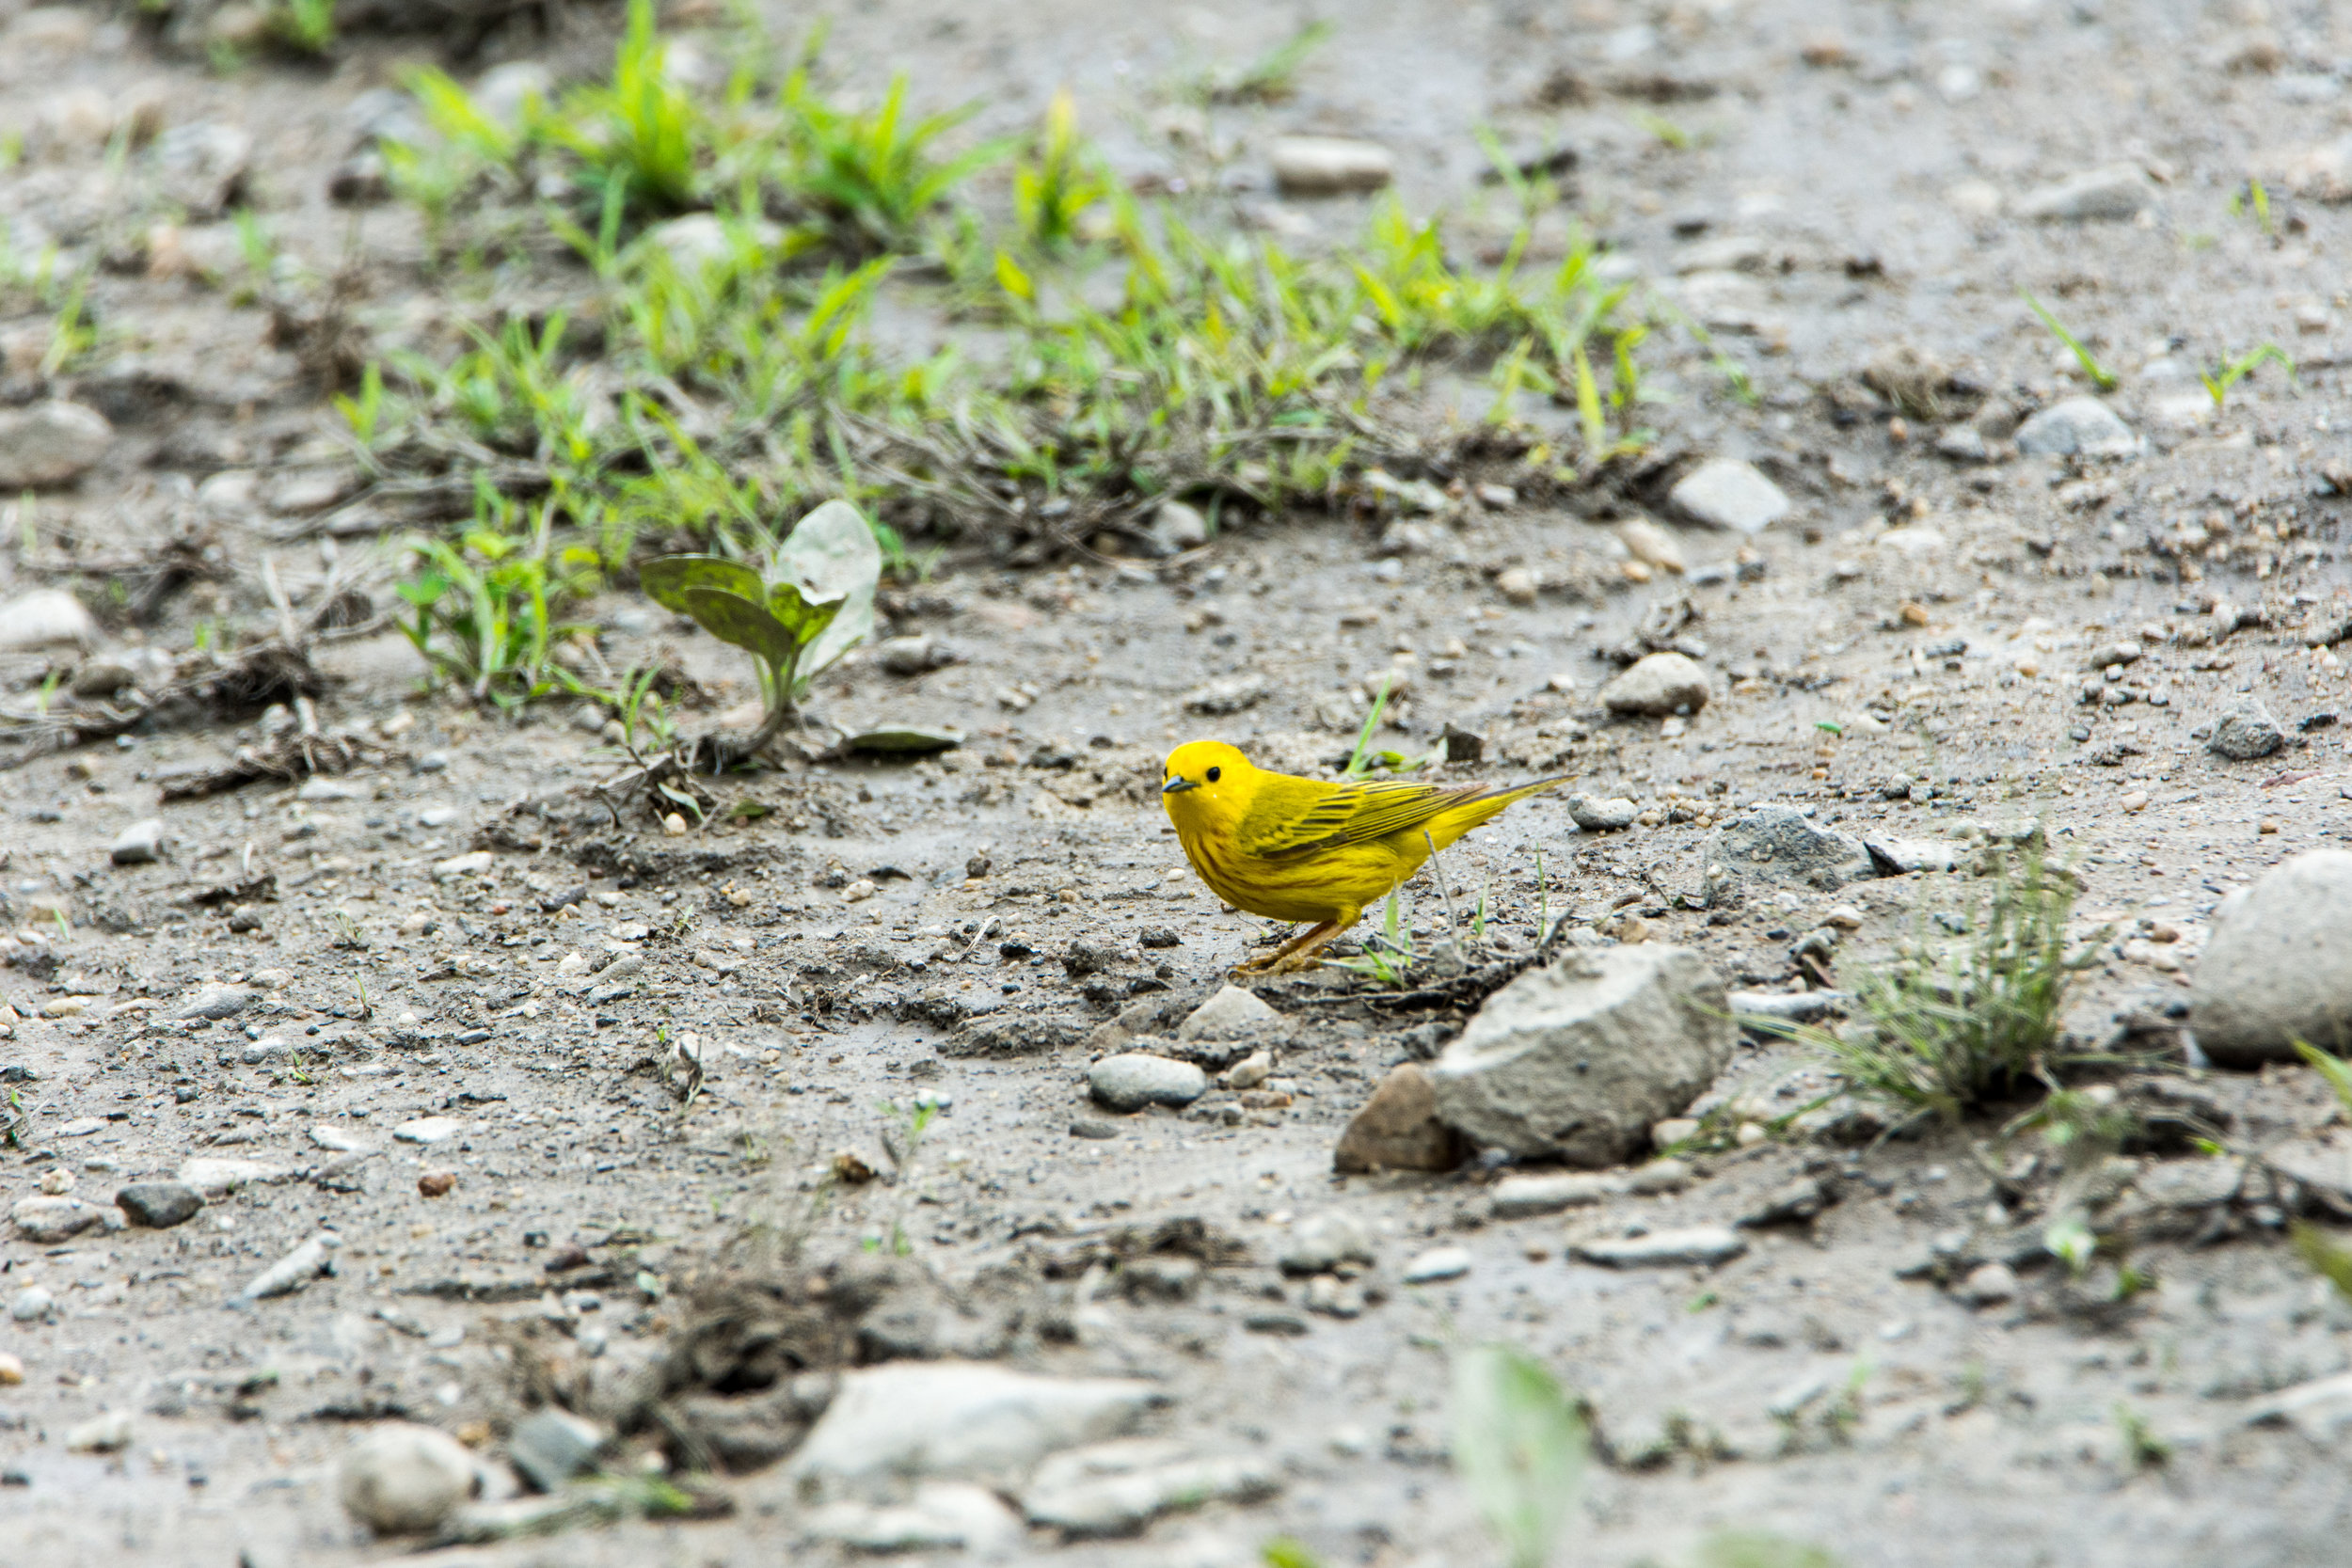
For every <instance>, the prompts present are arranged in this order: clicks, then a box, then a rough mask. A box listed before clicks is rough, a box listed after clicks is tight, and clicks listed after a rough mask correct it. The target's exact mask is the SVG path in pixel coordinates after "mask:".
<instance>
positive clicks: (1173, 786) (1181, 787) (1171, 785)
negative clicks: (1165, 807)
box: [1160, 773, 1200, 795]
mask: <svg viewBox="0 0 2352 1568" xmlns="http://www.w3.org/2000/svg"><path fill="white" fill-rule="evenodd" d="M1199 788H1200V784H1199V783H1198V782H1196V781H1194V780H1192V779H1187V778H1185V777H1184V775H1183V774H1182V773H1179V774H1177V775H1176V776H1175V777H1174V778H1172V779H1170V780H1168V783H1166V784H1162V785H1160V793H1161V794H1163V795H1182V794H1183V793H1184V791H1185V790H1187V789H1199Z"/></svg>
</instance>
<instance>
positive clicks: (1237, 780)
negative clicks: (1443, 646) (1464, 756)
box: [1160, 740, 1568, 974]
mask: <svg viewBox="0 0 2352 1568" xmlns="http://www.w3.org/2000/svg"><path fill="white" fill-rule="evenodd" d="M1166 774H1167V776H1166V777H1165V778H1164V779H1163V780H1162V781H1161V783H1160V803H1161V804H1162V805H1164V806H1166V807H1167V808H1168V820H1169V821H1170V822H1173V823H1174V824H1176V837H1177V840H1178V841H1179V842H1180V843H1182V844H1183V845H1184V855H1185V858H1186V859H1188V860H1190V861H1191V862H1192V868H1193V869H1194V870H1195V871H1198V872H1200V879H1201V880H1202V881H1204V882H1206V883H1208V884H1209V890H1210V891H1211V892H1212V893H1215V894H1216V895H1217V896H1218V897H1219V898H1222V899H1224V900H1225V902H1227V903H1228V904H1231V905H1232V906H1233V908H1235V909H1237V910H1247V911H1249V912H1250V913H1251V914H1262V915H1265V916H1266V917H1268V918H1269V919H1273V920H1306V921H1312V922H1313V923H1314V924H1313V926H1312V927H1311V929H1309V930H1308V931H1306V932H1305V933H1304V934H1303V935H1300V936H1298V937H1296V938H1294V939H1293V940H1292V941H1291V942H1287V943H1286V944H1284V945H1283V946H1282V948H1281V949H1280V950H1279V951H1278V952H1276V953H1274V954H1272V955H1270V956H1268V957H1266V958H1260V959H1258V960H1257V961H1255V962H1253V963H1248V964H1244V965H1242V966H1241V968H1240V969H1239V970H1237V971H1236V972H1235V973H1237V974H1281V973H1284V972H1285V971H1288V970H1295V969H1304V968H1306V967H1307V965H1308V964H1309V962H1310V961H1311V960H1312V958H1313V957H1314V952H1315V949H1317V948H1319V947H1321V946H1322V945H1323V944H1324V943H1325V942H1329V941H1330V940H1331V939H1332V938H1333V937H1336V936H1338V935H1339V934H1340V933H1341V932H1342V931H1344V930H1346V929H1347V928H1348V927H1350V926H1353V925H1355V924H1356V922H1357V921H1359V920H1360V919H1362V918H1363V914H1364V911H1365V910H1366V909H1367V908H1368V907H1369V906H1371V905H1373V904H1375V903H1377V902H1379V900H1380V899H1382V898H1384V897H1386V896H1387V895H1389V894H1391V893H1392V892H1394V891H1395V890H1396V888H1397V886H1398V884H1399V883H1401V882H1403V881H1405V880H1406V879H1407V878H1409V877H1411V876H1412V874H1413V873H1414V872H1416V871H1418V870H1420V869H1421V867H1422V862H1424V861H1426V860H1428V859H1429V857H1430V856H1431V855H1432V854H1434V853H1436V852H1437V851H1438V850H1439V849H1442V848H1444V847H1446V846H1447V845H1449V844H1451V843H1453V842H1454V840H1455V839H1457V838H1460V837H1461V836H1462V835H1463V834H1464V833H1466V832H1470V830H1471V829H1472V828H1475V827H1477V826H1478V825H1479V824H1480V823H1482V822H1484V821H1486V819H1487V818H1488V817H1490V816H1495V815H1496V814H1498V813H1499V812H1501V811H1502V809H1503V808H1504V807H1506V806H1508V805H1509V804H1511V802H1512V801H1514V800H1524V799H1525V798H1526V797H1528V796H1530V795H1534V794H1537V793H1539V792H1540V791H1543V790H1547V789H1550V788H1553V787H1554V786H1556V785H1559V784H1565V783H1567V782H1568V781H1567V776H1566V775H1565V774H1563V775H1561V776H1560V777H1558V778H1552V779H1538V780H1537V781H1536V782H1535V783H1534V784H1519V785H1518V786H1517V787H1515V788H1511V789H1494V788H1490V787H1488V786H1486V785H1485V784H1462V785H1459V786H1457V787H1455V788H1452V789H1448V788H1445V787H1444V786H1442V785H1439V784H1411V783H1407V782H1406V781H1404V780H1401V779H1399V780H1378V781H1375V780H1360V781H1357V782H1353V783H1348V784H1333V783H1331V782H1329V781H1327V780H1324V779H1301V778H1295V777H1294V776H1292V775H1291V774H1288V773H1269V772H1267V771H1265V770H1264V769H1263V768H1257V767H1254V766H1252V764H1251V763H1250V761H1249V759H1248V757H1246V756H1244V755H1242V754H1241V752H1239V751H1237V750H1236V749H1234V748H1233V747H1232V746H1228V745H1226V744H1225V743H1224V742H1223V741H1221V740H1195V741H1192V742H1191V743H1189V744H1187V745H1184V746H1179V747H1177V748H1176V750H1175V751H1174V752H1171V753H1170V754H1169V756H1168V768H1167V769H1166Z"/></svg>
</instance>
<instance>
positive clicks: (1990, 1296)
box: [1952, 1263, 2018, 1307]
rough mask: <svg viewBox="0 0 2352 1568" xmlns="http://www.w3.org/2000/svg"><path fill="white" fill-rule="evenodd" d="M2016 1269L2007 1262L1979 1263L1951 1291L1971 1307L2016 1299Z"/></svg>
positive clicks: (1994, 1305) (1992, 1304)
mask: <svg viewBox="0 0 2352 1568" xmlns="http://www.w3.org/2000/svg"><path fill="white" fill-rule="evenodd" d="M2017 1290H2018V1286H2017V1271H2016V1270H2015V1269H2012V1268H2010V1266H2009V1265H2008V1264H2007V1263H1979V1264H1978V1265H1977V1266H1976V1267H1975V1268H1973V1269H1970V1270H1969V1271H1968V1277H1967V1278H1965V1279H1963V1280H1962V1281H1961V1282H1960V1285H1959V1287H1958V1289H1956V1290H1955V1291H1953V1292H1952V1293H1953V1294H1954V1295H1956V1296H1958V1297H1960V1299H1961V1300H1963V1301H1964V1302H1966V1303H1967V1304H1968V1305H1969V1306H1971V1307H1998V1306H2000V1305H2002V1304H2003V1303H2004V1302H2011V1301H2015V1300H2016V1299H2017Z"/></svg>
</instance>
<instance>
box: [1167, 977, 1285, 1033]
mask: <svg viewBox="0 0 2352 1568" xmlns="http://www.w3.org/2000/svg"><path fill="white" fill-rule="evenodd" d="M1281 1022H1282V1015H1281V1014H1280V1013H1278V1012H1276V1011H1275V1010H1274V1009H1273V1008H1272V1007H1269V1006H1266V1005H1265V1004H1264V1003H1263V1002H1261V1001H1259V1000H1258V999H1257V997H1256V996H1254V995H1252V994H1251V993H1250V992H1248V991H1246V990H1242V989H1241V988H1240V987H1239V986H1220V987H1218V988H1217V990H1216V995H1214V996H1212V997H1210V998H1209V999H1208V1000H1207V1001H1206V1002H1203V1003H1201V1004H1200V1006H1198V1007H1195V1008H1194V1009H1193V1010H1192V1012H1191V1014H1190V1015H1189V1016H1188V1017H1186V1018H1185V1020H1184V1022H1182V1023H1180V1024H1178V1025H1177V1026H1176V1037H1177V1038H1178V1039H1180V1040H1230V1039H1247V1038H1249V1037H1253V1036H1256V1035H1259V1034H1262V1033H1263V1032H1264V1031H1265V1030H1267V1029H1269V1028H1279V1027H1280V1025H1281Z"/></svg>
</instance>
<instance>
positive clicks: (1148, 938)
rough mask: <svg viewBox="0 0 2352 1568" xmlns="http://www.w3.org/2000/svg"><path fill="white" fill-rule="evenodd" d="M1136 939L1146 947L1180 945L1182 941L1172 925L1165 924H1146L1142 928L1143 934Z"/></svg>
mask: <svg viewBox="0 0 2352 1568" xmlns="http://www.w3.org/2000/svg"><path fill="white" fill-rule="evenodd" d="M1137 940H1138V941H1140V942H1142V943H1143V945H1144V946H1146V947H1181V946H1183V945H1184V938H1182V937H1180V936H1178V935H1177V934H1176V932H1175V930H1174V929H1173V928H1172V927H1167V926H1147V927H1144V929H1143V935H1142V936H1141V937H1140V938H1138V939H1137Z"/></svg>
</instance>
